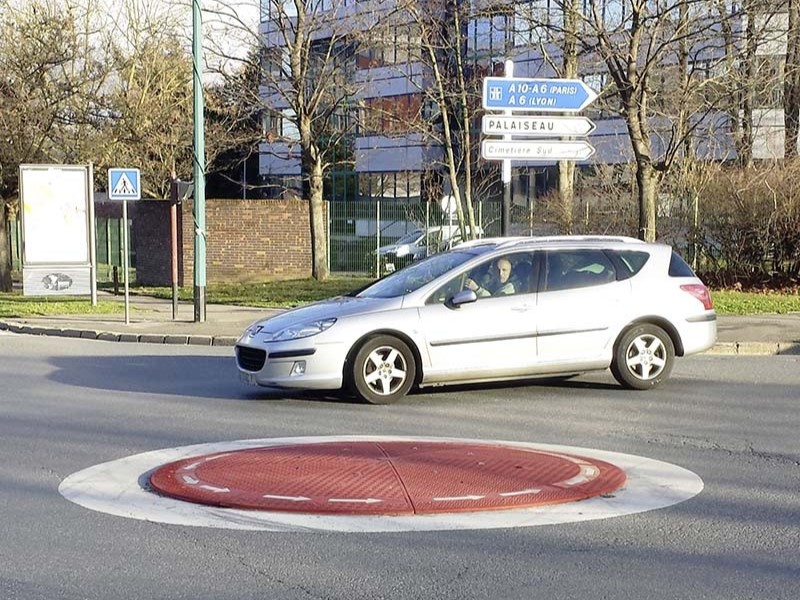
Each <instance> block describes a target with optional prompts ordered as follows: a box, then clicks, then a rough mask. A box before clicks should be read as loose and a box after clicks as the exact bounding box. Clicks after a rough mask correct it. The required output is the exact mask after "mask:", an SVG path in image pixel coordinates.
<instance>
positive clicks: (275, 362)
mask: <svg viewBox="0 0 800 600" xmlns="http://www.w3.org/2000/svg"><path fill="white" fill-rule="evenodd" d="M344 359H345V347H344V344H338V343H330V344H313V343H311V342H310V340H308V339H306V340H294V341H292V342H277V343H265V344H258V343H248V342H247V341H244V340H240V341H239V343H237V345H236V366H237V367H238V369H239V374H240V378H241V379H242V380H243V381H245V382H247V383H250V384H254V385H260V386H265V387H278V388H295V389H314V390H338V389H339V388H341V387H342V384H343V368H344Z"/></svg>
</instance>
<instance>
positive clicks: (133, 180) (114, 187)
mask: <svg viewBox="0 0 800 600" xmlns="http://www.w3.org/2000/svg"><path fill="white" fill-rule="evenodd" d="M108 199H109V200H141V199H142V186H141V179H140V177H139V169H109V170H108Z"/></svg>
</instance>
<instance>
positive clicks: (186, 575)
mask: <svg viewBox="0 0 800 600" xmlns="http://www.w3.org/2000/svg"><path fill="white" fill-rule="evenodd" d="M231 352H232V349H231V348H205V347H192V346H167V345H163V346H162V345H152V344H119V343H116V344H115V343H106V342H98V341H87V340H76V339H66V338H48V337H29V336H21V335H14V334H8V333H2V332H0V416H1V417H2V418H0V453H1V454H0V456H2V457H3V459H2V463H1V464H0V523H1V524H2V533H0V598H2V599H3V600H16V599H25V600H30V599H48V600H54V599H66V600H79V599H80V600H83V599H104V600H105V599H109V598H114V599H128V598H130V599H134V598H135V599H143V598H159V599H162V598H163V599H184V598H185V599H192V600H199V599H209V600H227V599H250V598H259V599H272V598H275V599H281V600H284V599H286V600H290V599H325V600H334V599H342V600H345V599H347V600H356V599H376V598H392V599H393V600H394V599H409V600H410V599H416V598H453V599H466V598H492V599H494V598H497V599H500V598H502V599H512V598H513V599H515V598H519V599H532V598H548V599H573V598H592V599H596V598H609V599H611V598H613V599H628V598H629V599H635V600H641V599H643V598H665V599H669V598H675V599H678V598H680V599H686V598H692V599H695V598H704V599H719V600H737V599H750V598H757V599H764V598H769V599H770V600H777V599H786V600H796V599H797V598H798V597H800V554H799V553H798V548H800V493H799V492H800V435H799V434H798V431H800V410H799V409H800V357H796V356H770V357H727V356H698V357H693V358H689V359H685V360H681V361H679V362H678V363H677V366H676V369H675V371H674V372H673V375H672V379H671V380H670V381H669V382H668V383H667V384H666V385H665V386H664V387H663V388H661V389H658V390H653V391H650V392H642V393H638V392H626V391H623V390H622V389H621V388H619V387H618V386H617V385H616V384H615V383H614V381H613V379H612V378H611V376H610V374H608V373H601V374H594V375H587V376H582V377H579V378H577V379H574V380H571V381H568V382H562V383H554V382H538V383H535V384H530V385H502V386H471V387H459V388H450V389H447V390H444V391H442V390H437V391H435V392H424V393H419V394H415V395H412V396H410V397H409V398H407V399H406V400H405V401H404V402H403V403H401V404H397V405H393V406H385V407H380V406H366V405H359V404H352V403H349V402H347V401H342V400H339V399H336V398H333V397H329V396H327V395H324V394H290V395H287V394H285V393H279V392H269V391H263V390H258V389H256V388H250V387H247V386H245V385H244V384H242V383H240V382H239V381H238V379H237V375H236V371H235V368H234V365H233V359H232V357H231ZM329 434H337V435H341V434H376V435H420V436H447V437H461V438H474V439H502V440H512V441H523V442H536V443H547V444H563V445H570V446H582V447H589V448H597V449H601V450H608V451H615V452H623V453H629V454H636V455H641V456H646V457H649V458H654V459H657V460H661V461H666V462H670V463H674V464H677V465H680V466H682V467H684V468H686V469H689V470H691V471H694V472H695V473H696V474H697V475H699V476H700V477H701V478H702V479H703V480H704V482H705V489H704V490H703V491H702V492H701V493H700V494H699V495H698V496H696V497H694V498H692V499H691V500H688V501H686V502H684V503H682V504H678V505H675V506H672V507H670V508H666V509H661V510H656V511H651V512H646V513H640V514H636V515H629V516H624V517H617V518H612V519H606V520H600V521H588V522H583V523H570V524H564V525H550V526H541V527H530V528H520V529H495V530H480V531H452V532H428V533H419V532H416V533H392V534H378V533H370V534H363V533H361V534H358V533H319V532H315V533H272V532H249V531H233V530H221V529H207V528H200V527H185V526H174V525H164V524H160V523H152V522H146V521H140V520H134V519H127V518H122V517H114V516H110V515H106V514H103V513H98V512H93V511H90V510H87V509H85V508H82V507H81V506H78V505H75V504H72V503H70V502H68V501H66V500H65V499H64V498H63V497H61V496H60V494H59V493H58V486H59V484H60V482H61V481H62V480H63V479H64V478H65V477H67V476H68V475H70V474H72V473H74V472H76V471H78V470H80V469H84V468H86V467H89V466H91V465H95V464H98V463H101V462H106V461H110V460H114V459H118V458H122V457H125V456H129V455H131V454H137V453H141V452H146V451H150V450H155V449H160V448H167V447H173V446H182V445H187V444H196V443H205V442H215V441H223V440H237V439H250V438H264V437H288V436H318V435H329Z"/></svg>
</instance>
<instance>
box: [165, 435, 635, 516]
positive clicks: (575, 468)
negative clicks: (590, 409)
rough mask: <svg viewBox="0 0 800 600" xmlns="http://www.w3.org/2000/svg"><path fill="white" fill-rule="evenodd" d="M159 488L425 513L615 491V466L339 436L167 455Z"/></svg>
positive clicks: (298, 506)
mask: <svg viewBox="0 0 800 600" xmlns="http://www.w3.org/2000/svg"><path fill="white" fill-rule="evenodd" d="M149 481H150V487H151V489H152V490H153V491H155V492H157V493H159V494H162V495H164V496H168V497H171V498H176V499H179V500H184V501H188V502H192V503H197V504H202V505H209V506H221V507H226V508H235V509H245V510H258V511H277V512H290V513H309V514H332V515H336V514H341V515H424V514H436V513H454V512H468V511H487V510H503V509H515V508H529V507H535V506H544V505H551V504H561V503H565V502H574V501H577V500H583V499H586V498H592V497H595V496H602V495H608V494H612V493H613V492H614V491H616V490H618V489H620V488H621V487H622V486H623V485H624V484H625V482H626V474H625V472H624V471H623V470H622V469H620V468H619V467H617V466H615V465H613V464H611V463H608V462H604V461H601V460H597V459H594V458H586V457H582V456H577V455H573V454H564V453H559V452H551V451H545V450H535V449H527V448H520V447H514V446H505V445H498V444H488V443H487V444H482V443H460V442H437V441H400V440H397V441H386V440H384V441H334V442H321V443H300V444H291V445H279V446H264V447H257V448H248V449H243V450H234V451H230V452H217V453H213V454H205V455H201V456H194V457H191V458H188V459H182V460H178V461H175V462H171V463H168V464H165V465H162V466H160V467H158V468H156V469H155V470H154V471H153V472H152V473H151V475H150V478H149Z"/></svg>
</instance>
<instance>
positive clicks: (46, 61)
mask: <svg viewBox="0 0 800 600" xmlns="http://www.w3.org/2000/svg"><path fill="white" fill-rule="evenodd" d="M90 13H91V10H90V8H89V5H82V4H81V3H80V2H79V1H77V0H75V1H72V0H67V1H66V2H56V1H55V0H31V1H29V2H26V3H21V4H20V3H16V2H13V1H11V0H0V291H11V288H12V283H11V255H10V252H9V248H10V240H9V238H8V218H9V216H10V215H11V214H12V210H14V209H15V206H16V202H17V193H18V188H19V181H18V178H19V165H20V164H24V163H29V162H61V161H62V160H63V159H64V157H65V156H66V155H67V153H66V152H65V150H64V147H63V145H62V142H63V141H64V140H65V139H70V138H71V139H72V140H74V139H76V138H77V137H83V136H82V135H81V133H80V131H81V130H82V128H83V127H84V126H85V125H86V119H87V118H88V116H89V115H90V114H91V112H92V111H91V107H92V106H94V100H93V99H92V97H93V95H94V94H95V93H96V92H97V87H96V86H93V84H91V82H92V81H94V80H100V81H102V79H103V74H102V72H101V71H99V70H98V68H97V67H98V65H97V63H96V62H95V61H93V60H92V59H91V57H89V56H87V49H88V48H89V47H90V44H89V42H88V41H87V36H89V35H90V34H91V32H90V31H87V30H86V29H84V28H82V27H81V26H82V25H83V24H85V23H86V22H87V20H88V17H89V15H90ZM87 80H88V82H89V83H87ZM82 93H83V94H84V95H81V94H82Z"/></svg>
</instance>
